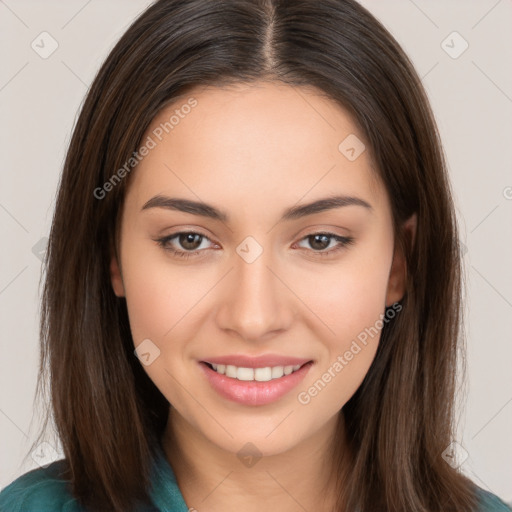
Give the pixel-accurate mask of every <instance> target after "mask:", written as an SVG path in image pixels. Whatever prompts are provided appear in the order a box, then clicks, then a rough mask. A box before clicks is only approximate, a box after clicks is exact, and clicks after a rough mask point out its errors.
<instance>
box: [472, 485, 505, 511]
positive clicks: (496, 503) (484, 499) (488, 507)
mask: <svg viewBox="0 0 512 512" xmlns="http://www.w3.org/2000/svg"><path fill="white" fill-rule="evenodd" d="M478 497H479V499H480V502H479V507H478V511H477V512H511V511H512V508H510V506H509V505H507V504H506V503H505V502H503V501H502V500H501V499H500V498H498V496H496V495H495V494H492V493H490V492H488V491H485V490H484V489H482V488H478Z"/></svg>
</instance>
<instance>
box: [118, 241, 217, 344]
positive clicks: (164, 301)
mask: <svg viewBox="0 0 512 512" xmlns="http://www.w3.org/2000/svg"><path fill="white" fill-rule="evenodd" d="M127 243H129V241H127ZM140 245H142V244H140ZM123 278H124V285H125V293H126V302H127V307H128V314H129V318H130V327H131V331H132V336H133V339H134V343H135V345H137V344H138V343H140V341H141V340H142V339H145V338H150V339H154V340H155V342H156V343H157V344H160V345H163V342H164V340H165V339H168V338H169V336H171V332H172V331H173V330H174V328H175V326H177V325H179V323H180V322H181V321H182V320H183V319H184V318H185V317H186V316H187V314H188V313H189V311H190V310H191V309H192V308H193V307H194V305H195V304H197V303H198V302H199V301H200V299H201V297H202V296H203V295H204V293H205V292H206V291H207V287H206V286H202V285H201V281H200V280H201V277H200V273H198V272H195V271H194V270H192V269H191V267H188V268H187V267H180V266H179V265H173V264H171V262H170V261H169V259H168V258H167V257H166V255H165V253H163V251H162V253H161V254H159V253H158V252H156V251H155V250H154V249H150V250H148V249H147V248H146V249H145V250H144V251H143V250H141V249H139V248H138V247H137V245H136V244H134V245H132V246H131V250H130V251H129V252H128V251H127V252H126V253H125V258H124V261H123Z"/></svg>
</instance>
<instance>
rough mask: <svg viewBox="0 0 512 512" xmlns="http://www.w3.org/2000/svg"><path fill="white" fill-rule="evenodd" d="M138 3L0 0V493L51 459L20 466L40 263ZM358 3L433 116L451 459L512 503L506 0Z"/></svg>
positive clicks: (510, 10)
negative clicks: (460, 322) (457, 298)
mask: <svg viewBox="0 0 512 512" xmlns="http://www.w3.org/2000/svg"><path fill="white" fill-rule="evenodd" d="M149 3H150V2H148V1H147V0H123V1H121V0H107V1H105V0H103V1H100V0H89V1H86V0H67V1H66V2H63V1H59V2H57V1H45V2H37V1H35V0H33V1H28V0H0V38H1V62H2V65H1V66H0V119H1V123H0V129H1V138H0V140H1V147H0V150H1V152H0V155H1V167H0V169H1V170H0V176H1V187H0V230H1V238H2V242H1V246H2V250H1V266H0V314H1V319H0V343H1V353H2V357H1V358H0V434H1V435H0V450H1V452H0V488H2V487H4V486H6V485H7V484H8V483H9V482H11V481H12V480H13V479H14V478H16V477H17V476H19V475H21V474H22V473H24V472H26V471H28V470H29V469H31V468H35V467H38V464H44V463H46V462H48V461H51V460H54V459H55V458H59V457H60V449H59V446H58V442H57V441H56V440H55V439H51V438H50V439H48V444H47V445H43V446H42V447H41V448H40V449H39V452H36V453H34V457H29V458H28V460H27V461H26V462H25V463H22V461H23V457H24V456H25V454H26V453H27V451H28V450H29V447H30V445H31V442H32V441H33V440H34V438H35V433H36V431H37V428H38V426H39V419H38V418H39V416H38V415H37V414H35V415H33V414H34V406H33V394H34V389H35V382H36V375H37V366H38V321H39V310H38V308H39V304H38V300H39V299H38V293H39V289H38V287H39V280H40V273H41V261H40V257H41V254H42V252H44V247H45V237H46V236H47V235H48V232H49V227H50V222H51V215H52V212H53V208H54V197H55V191H56V187H57V184H58V178H59V173H60V170H61V167H62V163H63V158H64V154H65V150H66V147H67V144H68V142H69V138H70V133H71V130H72V127H73V124H74V122H75V118H76V115H77V114H76V113H77V111H78V108H79V106H80V104H81V102H82V99H83V97H84V95H85V93H86V92H87V88H88V84H90V83H91V81H92V79H93V77H94V75H95V73H96V71H97V69H98V68H99V66H100V64H101V63H102V61H103V60H104V58H105V57H106V55H107V53H108V52H109V50H110V49H111V48H112V47H113V45H114V44H115V42H116V41H117V40H118V39H119V37H120V36H121V34H122V33H123V32H124V31H125V29H126V28H127V27H128V25H129V24H130V22H131V21H132V20H133V19H134V18H135V17H136V16H137V14H138V13H140V12H141V11H142V10H143V9H144V8H145V7H146V6H147V5H149ZM362 4H363V5H365V6H366V7H367V8H368V9H369V10H370V11H371V12H373V13H374V14H375V15H376V17H377V18H379V19H380V20H381V21H382V22H383V23H384V25H385V26H386V27H387V28H388V29H389V30H390V31H391V32H392V34H393V35H394V36H395V37H396V39H397V40H398V42H399V43H400V44H401V45H402V46H403V47H404V49H405V50H406V52H407V53H408V54H409V56H410V57H411V59H412V60H413V62H414V65H415V67H416V69H417V71H418V73H419V75H420V76H421V77H422V79H423V83H424V84H425V87H426V89H427V92H428V94H429V97H430V100H431V103H432V106H433V109H434V112H435V115H436V118H437V121H438V125H439V129H440V132H441V136H442V138H443V142H444V145H445V152H446V156H447V159H448V164H449V169H450V175H451V180H452V183H453V187H454V192H455V201H456V207H457V212H458V217H459V223H460V228H461V241H462V242H463V243H464V244H465V246H466V247H467V252H466V254H465V257H464V262H465V267H466V293H467V302H466V308H465V310H466V318H467V323H466V338H467V346H468V352H467V357H468V382H467V387H466V391H465V392H464V389H462V391H461V394H460V399H459V414H458V417H459V421H460V423H459V430H458V431H459V434H458V437H457V439H456V440H455V441H456V442H457V445H455V446H456V449H455V453H456V458H457V460H458V461H459V462H458V463H460V462H462V461H464V462H462V465H461V466H460V467H461V470H462V471H463V472H464V473H466V474H468V475H469V476H470V477H471V478H473V479H474V480H475V482H476V483H477V484H478V485H480V486H481V487H483V488H484V489H488V490H490V491H492V492H494V493H495V494H498V495H499V496H500V497H502V498H503V499H505V500H506V501H509V502H510V501H512V478H510V476H511V474H512V471H511V463H510V461H511V459H512V441H511V439H512V438H511V436H510V432H512V386H511V378H510V363H511V361H512V358H511V355H512V345H511V343H510V341H511V340H510V328H511V318H512V315H511V313H512V271H511V267H510V261H512V254H511V253H512V244H511V238H512V234H511V229H510V226H511V220H512V176H511V174H510V170H511V164H512V155H511V151H510V145H511V143H512V123H511V110H512V72H511V67H510V62H512V55H511V54H512V30H511V28H512V2H511V1H510V0H499V1H496V0H479V1H468V0H465V1H463V0H458V1H455V0H451V1H441V0H435V1H432V0H431V1H428V0H414V1H413V0H385V1H383V0H364V1H362ZM44 31H46V32H48V33H49V34H50V35H51V38H53V39H54V40H55V41H56V42H57V44H58V47H57V49H56V50H55V51H54V53H52V54H51V55H49V56H48V57H47V58H42V57H41V56H40V54H41V53H43V52H44V51H46V52H48V51H49V50H50V49H51V44H52V40H51V38H50V36H46V35H44V36H40V34H41V33H42V32H44ZM454 31H456V32H458V34H460V36H458V35H457V34H455V35H454V34H452V33H453V32H454ZM41 40H42V41H41ZM33 41H34V43H33ZM443 41H444V42H443ZM465 41H466V42H467V44H468V45H469V46H468V48H467V49H466V50H465V51H464V52H463V53H461V51H462V50H463V49H464V47H465V45H466V43H465ZM32 44H34V46H35V48H34V49H33V48H32V46H31V45H32ZM53 44H55V43H53ZM36 49H37V51H36ZM38 52H39V53H38ZM459 54H460V55H459ZM454 57H456V58H454Z"/></svg>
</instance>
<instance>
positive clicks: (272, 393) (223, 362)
mask: <svg viewBox="0 0 512 512" xmlns="http://www.w3.org/2000/svg"><path fill="white" fill-rule="evenodd" d="M313 364H314V362H313V361H312V360H311V359H303V358H302V359H301V358H296V357H287V356H280V355H276V354H270V355H265V356H259V357H248V356H235V355H232V356H224V357H212V358H208V359H207V360H204V361H199V364H198V366H199V368H200V370H201V372H202V374H203V375H204V376H205V377H206V380H207V382H208V383H209V384H210V386H211V387H212V388H213V390H215V391H216V392H217V393H218V394H219V395H220V396H221V397H223V398H224V399H228V400H229V401H232V402H237V403H239V404H243V405H248V406H261V405H267V404H270V403H272V402H277V401H279V400H280V399H281V398H283V397H285V395H287V394H288V393H289V392H290V391H292V390H293V389H294V388H296V387H297V386H298V385H299V383H300V382H301V381H302V380H303V379H304V378H305V376H306V375H307V373H308V372H309V370H310V369H311V367H312V366H313ZM213 365H215V366H217V367H220V366H223V367H224V366H225V370H226V375H224V374H221V373H219V372H218V371H216V370H215V369H214V367H213ZM235 367H236V368H237V371H238V372H240V370H242V374H241V375H237V376H236V377H234V376H228V375H227V373H230V374H231V371H230V372H228V369H231V370H232V369H233V368H235ZM276 367H280V370H281V373H280V375H282V376H279V375H277V376H274V377H277V378H272V379H271V380H267V379H268V377H269V376H268V370H269V369H271V370H272V371H274V370H276V369H278V368H276ZM292 367H295V368H297V367H298V369H296V370H295V369H294V370H293V371H291V373H288V372H287V373H284V374H283V373H282V371H283V368H289V369H291V368H292ZM253 369H254V377H255V380H252V376H250V375H249V376H248V375H247V374H248V373H250V372H252V370H253ZM259 374H260V375H259ZM263 374H265V375H263ZM260 376H261V378H260ZM249 377H250V378H249ZM260 380H261V381H260Z"/></svg>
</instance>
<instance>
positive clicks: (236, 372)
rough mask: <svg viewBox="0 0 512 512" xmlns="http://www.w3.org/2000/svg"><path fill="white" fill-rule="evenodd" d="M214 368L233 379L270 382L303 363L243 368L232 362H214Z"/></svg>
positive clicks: (294, 370) (288, 373) (294, 369)
mask: <svg viewBox="0 0 512 512" xmlns="http://www.w3.org/2000/svg"><path fill="white" fill-rule="evenodd" d="M212 367H213V369H214V370H215V371H216V372H217V373H220V374H221V375H226V377H231V378H232V379H238V380H244V381H254V380H255V381H259V382H268V381H269V380H274V379H280V378H281V377H282V376H283V375H290V373H292V372H296V371H297V370H298V369H299V368H300V367H301V365H300V364H297V365H295V366H273V367H270V366H267V367H265V368H243V367H238V366H233V365H231V364H228V365H224V364H213V363H212Z"/></svg>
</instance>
